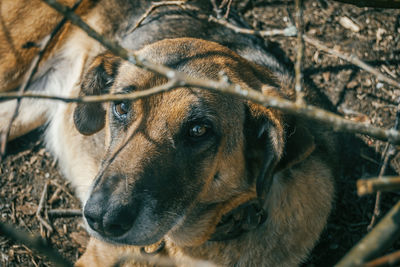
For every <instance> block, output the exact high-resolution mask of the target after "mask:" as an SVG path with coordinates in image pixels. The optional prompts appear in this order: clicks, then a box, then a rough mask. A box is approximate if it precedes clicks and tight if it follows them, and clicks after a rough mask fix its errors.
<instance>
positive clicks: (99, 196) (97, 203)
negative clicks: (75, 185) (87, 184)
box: [84, 191, 136, 237]
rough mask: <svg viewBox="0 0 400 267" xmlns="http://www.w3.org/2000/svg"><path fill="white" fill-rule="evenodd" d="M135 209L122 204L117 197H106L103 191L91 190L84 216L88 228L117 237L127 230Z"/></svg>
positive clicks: (107, 235)
mask: <svg viewBox="0 0 400 267" xmlns="http://www.w3.org/2000/svg"><path fill="white" fill-rule="evenodd" d="M135 214H136V209H135V207H133V206H132V205H123V204H122V203H120V201H118V199H117V197H111V198H110V199H107V195H105V194H104V193H103V192H99V191H97V192H93V193H92V195H91V196H90V198H89V200H88V201H87V203H86V205H85V208H84V216H85V218H86V221H87V223H88V225H89V226H90V228H92V229H93V230H94V231H96V232H97V233H99V234H100V235H102V236H106V237H119V236H122V235H123V234H125V233H126V232H128V231H129V230H130V229H131V227H132V225H133V223H134V218H135Z"/></svg>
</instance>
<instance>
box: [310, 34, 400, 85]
mask: <svg viewBox="0 0 400 267" xmlns="http://www.w3.org/2000/svg"><path fill="white" fill-rule="evenodd" d="M303 38H304V41H306V42H307V43H309V44H311V45H313V46H315V47H316V48H317V49H319V50H321V51H324V52H326V53H329V54H331V55H334V56H336V57H338V58H341V59H343V60H345V61H348V62H350V63H352V64H354V65H356V66H357V67H359V68H361V69H363V70H365V71H368V72H369V73H372V74H374V75H375V76H376V77H377V78H378V79H379V80H381V81H383V82H386V83H387V84H390V85H392V86H395V87H397V88H400V82H399V81H397V80H395V79H392V78H390V77H388V76H386V75H385V74H383V73H381V72H380V71H379V70H377V69H375V68H373V67H372V66H370V65H368V64H367V63H365V62H364V61H362V60H361V59H359V58H358V57H356V56H355V55H348V54H344V53H341V52H339V51H338V50H336V49H331V48H329V47H327V46H326V45H324V44H322V43H321V42H319V41H317V40H316V39H313V38H311V37H308V36H307V35H303Z"/></svg>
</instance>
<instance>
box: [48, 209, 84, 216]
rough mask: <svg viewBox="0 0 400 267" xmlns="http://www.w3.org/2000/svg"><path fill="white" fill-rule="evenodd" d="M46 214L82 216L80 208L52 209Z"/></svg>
mask: <svg viewBox="0 0 400 267" xmlns="http://www.w3.org/2000/svg"><path fill="white" fill-rule="evenodd" d="M47 214H48V215H49V216H53V217H75V216H76V217H79V216H82V211H81V210H80V209H53V210H49V211H48V212H47Z"/></svg>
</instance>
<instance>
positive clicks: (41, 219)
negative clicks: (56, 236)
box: [36, 182, 53, 233]
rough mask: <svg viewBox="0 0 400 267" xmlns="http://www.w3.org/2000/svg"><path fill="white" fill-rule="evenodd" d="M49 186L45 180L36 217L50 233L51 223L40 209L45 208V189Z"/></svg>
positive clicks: (51, 230) (51, 229)
mask: <svg viewBox="0 0 400 267" xmlns="http://www.w3.org/2000/svg"><path fill="white" fill-rule="evenodd" d="M48 187H49V182H46V183H45V184H44V187H43V191H42V196H41V197H40V201H39V206H38V208H37V210H36V217H37V218H38V220H39V221H40V223H41V224H42V225H43V226H44V227H46V229H47V230H48V231H49V232H50V233H52V232H53V227H51V225H50V224H49V223H48V222H47V221H46V220H45V219H44V218H43V217H42V214H41V213H42V210H45V203H46V198H47V190H48Z"/></svg>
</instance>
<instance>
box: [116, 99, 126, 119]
mask: <svg viewBox="0 0 400 267" xmlns="http://www.w3.org/2000/svg"><path fill="white" fill-rule="evenodd" d="M113 112H114V114H115V116H116V117H117V118H118V119H120V120H125V119H126V117H127V116H128V112H129V107H128V104H127V103H125V102H117V103H115V104H114V106H113Z"/></svg>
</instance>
